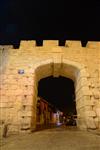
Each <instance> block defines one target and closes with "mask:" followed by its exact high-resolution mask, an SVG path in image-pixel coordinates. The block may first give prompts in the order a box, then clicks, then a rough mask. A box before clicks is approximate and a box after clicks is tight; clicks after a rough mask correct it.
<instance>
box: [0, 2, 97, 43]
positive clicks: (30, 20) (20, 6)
mask: <svg viewBox="0 0 100 150" xmlns="http://www.w3.org/2000/svg"><path fill="white" fill-rule="evenodd" d="M99 18H100V1H99V0H92V1H86V0H84V1H78V0H61V1H58V0H29V1H26V0H0V22H1V23H0V41H2V42H3V41H7V40H8V41H9V42H11V41H12V40H13V41H19V40H21V39H42V40H43V39H57V40H58V39H68V40H69V39H71V40H83V41H84V40H95V41H98V40H100V29H99V27H100V23H99V20H100V19H99Z"/></svg>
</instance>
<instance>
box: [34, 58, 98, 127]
mask: <svg viewBox="0 0 100 150" xmlns="http://www.w3.org/2000/svg"><path fill="white" fill-rule="evenodd" d="M56 58H57V57H53V59H47V60H44V61H40V62H39V63H37V64H35V66H34V74H35V76H34V81H35V85H34V98H33V106H35V108H34V109H33V115H32V119H31V123H32V124H31V130H34V129H35V128H36V103H37V88H38V82H39V80H40V79H42V78H45V77H48V76H51V75H53V76H54V77H58V76H64V77H67V78H70V79H72V80H73V81H74V85H75V95H76V100H75V101H76V111H77V116H78V119H77V126H78V127H79V128H80V129H88V128H92V129H95V128H96V127H95V123H94V119H93V117H94V115H93V116H90V112H91V113H92V114H94V112H93V111H92V105H93V103H92V101H91V99H90V96H91V94H90V91H89V83H88V72H87V71H86V67H85V66H84V65H80V64H79V63H77V62H73V61H69V60H67V59H63V58H62V57H58V60H57V59H56Z"/></svg>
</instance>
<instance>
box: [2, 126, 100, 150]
mask: <svg viewBox="0 0 100 150" xmlns="http://www.w3.org/2000/svg"><path fill="white" fill-rule="evenodd" d="M1 150H100V136H99V135H96V134H93V133H90V132H87V131H79V130H77V129H75V128H65V127H59V128H55V129H47V130H43V131H38V132H35V133H30V134H27V135H20V136H18V135H17V136H10V137H9V138H6V139H5V140H3V143H2V146H1Z"/></svg>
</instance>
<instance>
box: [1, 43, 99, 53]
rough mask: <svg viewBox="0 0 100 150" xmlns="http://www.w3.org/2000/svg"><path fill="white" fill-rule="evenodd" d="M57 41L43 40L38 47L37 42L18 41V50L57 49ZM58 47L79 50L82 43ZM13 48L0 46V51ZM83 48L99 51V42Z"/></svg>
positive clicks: (65, 44) (64, 44)
mask: <svg viewBox="0 0 100 150" xmlns="http://www.w3.org/2000/svg"><path fill="white" fill-rule="evenodd" d="M58 46H59V40H43V41H42V43H41V44H40V45H38V42H37V40H22V41H20V45H19V48H18V49H23V48H26V49H27V48H32V47H58ZM59 47H67V48H68V47H69V48H81V47H82V43H81V41H74V40H66V41H64V43H63V46H59ZM12 48H14V47H13V46H12V45H0V51H3V50H5V49H6V50H7V49H12ZM84 48H90V49H100V41H88V42H87V44H86V46H85V47H84Z"/></svg>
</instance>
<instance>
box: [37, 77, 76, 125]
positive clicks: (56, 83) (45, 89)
mask: <svg viewBox="0 0 100 150" xmlns="http://www.w3.org/2000/svg"><path fill="white" fill-rule="evenodd" d="M40 103H42V106H40V105H41V104H40ZM43 103H44V104H43ZM37 105H38V108H37V109H38V110H37V124H38V125H39V126H41V127H43V128H45V127H49V126H50V125H58V123H59V125H63V124H64V125H66V126H67V125H68V126H69V125H76V120H75V119H76V117H77V112H76V103H75V88H74V82H73V81H72V80H71V79H69V78H66V77H63V76H59V77H53V76H49V77H46V78H43V79H41V80H40V81H39V82H38V103H37ZM43 105H47V106H46V107H47V108H45V107H44V106H43ZM39 106H40V107H44V108H42V112H41V108H39ZM43 109H44V110H43ZM46 109H47V111H46ZM48 110H50V112H49V115H48ZM58 112H59V113H60V115H59V121H58V117H57V113H58ZM50 113H51V114H50ZM41 115H42V116H41ZM47 115H48V116H47ZM54 115H56V120H54ZM46 116H47V117H46ZM41 117H42V118H41ZM41 119H42V121H41ZM39 122H40V124H39ZM39 126H38V127H39Z"/></svg>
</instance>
